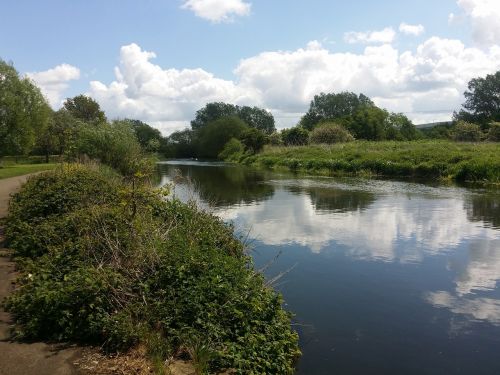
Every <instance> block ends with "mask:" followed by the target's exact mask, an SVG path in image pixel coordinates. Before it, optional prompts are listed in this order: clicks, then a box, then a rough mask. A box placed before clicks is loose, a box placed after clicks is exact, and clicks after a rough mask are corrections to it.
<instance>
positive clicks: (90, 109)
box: [64, 95, 107, 125]
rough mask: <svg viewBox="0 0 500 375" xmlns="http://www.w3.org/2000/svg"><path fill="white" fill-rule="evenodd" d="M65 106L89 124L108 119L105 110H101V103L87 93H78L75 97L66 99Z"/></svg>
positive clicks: (99, 122) (77, 117)
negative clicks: (86, 94)
mask: <svg viewBox="0 0 500 375" xmlns="http://www.w3.org/2000/svg"><path fill="white" fill-rule="evenodd" d="M64 108H65V109H66V110H67V111H68V112H69V113H70V114H71V115H72V116H73V117H75V118H76V119H79V120H82V121H85V122H87V123H89V124H94V125H97V124H102V123H105V122H106V121H107V120H106V116H105V114H104V112H103V111H101V107H100V106H99V103H97V102H96V101H95V100H94V99H92V98H90V97H88V96H85V95H78V96H75V97H74V98H68V99H66V101H65V102H64Z"/></svg>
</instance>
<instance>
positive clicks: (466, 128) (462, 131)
mask: <svg viewBox="0 0 500 375" xmlns="http://www.w3.org/2000/svg"><path fill="white" fill-rule="evenodd" d="M482 134H483V133H482V132H481V128H480V127H479V125H476V124H471V123H469V122H465V121H459V122H458V123H457V124H456V125H455V128H454V129H453V139H454V140H455V141H460V142H478V141H480V140H481V136H482Z"/></svg>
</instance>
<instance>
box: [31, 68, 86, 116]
mask: <svg viewBox="0 0 500 375" xmlns="http://www.w3.org/2000/svg"><path fill="white" fill-rule="evenodd" d="M26 76H28V77H29V78H30V79H32V80H33V81H34V82H35V83H36V85H37V86H38V87H40V89H41V90H42V93H43V94H44V95H45V97H47V99H48V100H49V103H50V104H51V105H52V107H54V108H57V107H59V106H60V105H61V97H62V94H63V93H64V91H65V90H66V89H67V88H68V86H69V85H68V82H69V81H72V80H77V79H79V78H80V69H78V68H76V67H74V66H72V65H69V64H61V65H58V66H56V67H55V68H52V69H49V70H46V71H43V72H35V73H26Z"/></svg>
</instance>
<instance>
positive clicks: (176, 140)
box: [163, 129, 196, 158]
mask: <svg viewBox="0 0 500 375" xmlns="http://www.w3.org/2000/svg"><path fill="white" fill-rule="evenodd" d="M194 133H195V132H194V131H193V130H191V129H185V130H180V131H176V132H173V133H172V134H170V136H169V137H168V138H167V141H166V145H165V146H164V148H163V153H164V155H165V156H166V157H170V158H193V157H195V156H196V150H195V146H194Z"/></svg>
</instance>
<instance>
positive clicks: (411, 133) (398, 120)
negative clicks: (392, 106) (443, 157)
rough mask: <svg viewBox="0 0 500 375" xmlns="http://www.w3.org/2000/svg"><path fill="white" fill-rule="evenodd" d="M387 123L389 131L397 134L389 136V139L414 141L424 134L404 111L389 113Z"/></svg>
mask: <svg viewBox="0 0 500 375" xmlns="http://www.w3.org/2000/svg"><path fill="white" fill-rule="evenodd" d="M387 123H388V124H387V125H388V126H387V132H392V133H393V134H395V137H387V138H388V139H402V140H407V141H412V140H415V139H419V138H420V137H421V136H422V135H421V134H420V132H419V130H418V129H417V128H416V127H415V125H413V123H412V122H411V120H410V119H409V118H408V117H406V116H405V115H404V114H402V113H391V114H389V116H388V118H387Z"/></svg>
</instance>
